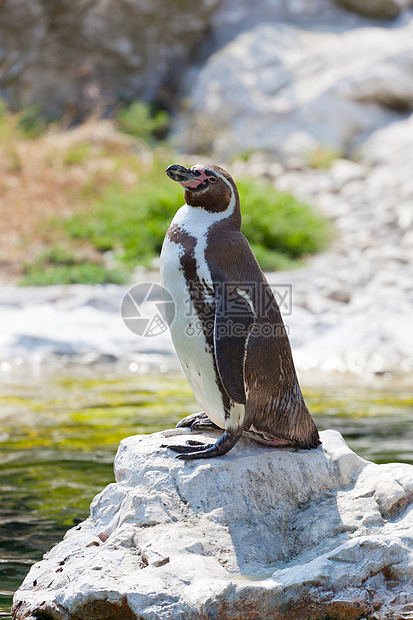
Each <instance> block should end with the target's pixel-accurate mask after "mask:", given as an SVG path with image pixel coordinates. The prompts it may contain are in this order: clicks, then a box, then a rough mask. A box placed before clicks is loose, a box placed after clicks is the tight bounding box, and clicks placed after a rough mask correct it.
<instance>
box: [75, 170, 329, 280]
mask: <svg viewBox="0 0 413 620" xmlns="http://www.w3.org/2000/svg"><path fill="white" fill-rule="evenodd" d="M165 167H166V164H165V162H164V161H162V160H159V159H158V160H157V161H156V162H155V163H154V165H153V167H152V168H151V170H150V171H149V172H148V173H147V174H146V175H145V176H143V177H142V178H141V179H140V180H139V182H138V183H137V185H136V187H135V188H134V189H133V190H130V191H124V190H123V188H122V186H121V185H120V184H119V183H115V184H113V185H112V186H111V187H110V188H109V189H108V191H107V192H105V193H104V194H103V195H102V196H101V197H100V198H99V199H98V200H97V201H96V202H95V204H94V205H93V206H92V208H91V209H90V210H89V211H87V212H84V211H82V212H81V213H80V212H78V213H75V214H73V215H72V216H71V217H70V218H69V219H68V220H67V221H66V223H65V228H66V231H67V232H68V234H69V235H70V236H72V237H73V238H77V239H87V240H89V241H90V242H91V243H92V245H93V246H94V247H95V248H97V249H98V250H99V251H101V252H104V251H107V250H112V251H119V250H121V251H122V257H121V260H122V261H124V262H125V263H126V264H127V265H129V267H132V266H134V265H136V264H138V263H139V264H143V265H146V266H149V265H150V264H151V261H152V260H153V259H154V258H155V257H157V256H159V253H160V251H161V247H162V243H163V239H164V236H165V232H166V230H167V228H168V226H169V224H170V221H171V219H172V218H173V216H174V215H175V213H176V211H177V209H178V208H179V207H180V206H181V205H182V204H183V202H184V197H183V190H182V188H181V187H180V185H179V184H177V183H173V182H172V181H171V180H170V179H168V178H167V177H166V175H165V172H164V170H165ZM237 184H238V188H239V191H240V199H241V207H242V213H243V227H242V231H243V232H244V234H245V236H246V237H247V239H248V240H249V242H250V243H251V246H252V247H253V250H254V252H255V253H256V256H257V259H258V261H259V262H260V264H261V267H262V268H263V269H266V270H271V269H272V270H277V269H287V268H290V267H293V266H297V265H298V264H301V260H302V259H303V258H304V257H306V256H309V255H311V254H315V253H317V252H319V251H321V250H322V249H323V248H324V247H325V246H326V244H327V241H328V238H329V227H328V224H327V221H326V220H325V218H323V217H322V216H320V215H317V214H316V213H315V212H314V211H313V210H312V209H311V208H310V207H309V206H308V205H306V204H304V203H303V202H300V201H299V200H297V199H296V198H295V197H294V196H291V195H289V194H284V193H282V192H278V191H277V190H275V189H274V188H273V186H272V185H270V184H268V183H262V182H259V181H256V180H252V179H241V180H239V181H238V183H237Z"/></svg>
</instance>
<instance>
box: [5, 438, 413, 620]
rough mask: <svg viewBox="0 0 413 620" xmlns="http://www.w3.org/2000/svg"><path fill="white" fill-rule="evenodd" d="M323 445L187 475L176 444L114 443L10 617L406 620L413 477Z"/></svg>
mask: <svg viewBox="0 0 413 620" xmlns="http://www.w3.org/2000/svg"><path fill="white" fill-rule="evenodd" d="M213 436H217V434H216V433H213ZM321 437H322V442H323V445H322V447H321V446H320V447H319V448H318V449H317V450H312V451H299V452H290V451H281V450H274V449H270V448H266V447H263V446H259V445H257V444H255V443H253V442H250V441H248V440H244V439H243V440H241V441H240V442H239V443H238V444H237V445H236V446H235V447H234V448H233V449H232V450H231V451H230V452H229V453H228V454H227V455H225V456H224V457H222V458H218V459H212V460H209V461H192V462H187V463H184V462H182V461H179V460H176V459H175V458H174V455H173V454H172V453H171V452H170V451H168V450H167V449H166V448H165V447H164V446H165V445H167V444H170V443H172V442H176V441H183V439H184V438H183V437H182V439H177V438H176V437H173V438H168V437H166V436H165V434H163V433H156V434H154V435H151V436H136V437H129V438H128V439H125V440H123V441H122V442H121V445H120V448H119V451H118V454H117V457H116V461H115V477H116V481H117V482H116V483H114V484H111V485H109V486H108V487H107V488H106V489H105V490H104V491H102V493H100V494H99V495H98V496H97V497H96V498H95V499H94V500H93V502H92V507H91V516H90V517H89V518H88V519H87V520H86V521H84V522H83V523H82V524H80V525H79V526H77V527H75V528H73V529H72V530H70V531H69V532H68V533H67V534H66V536H65V538H64V540H63V541H62V542H61V543H59V544H58V545H57V546H56V547H54V548H53V549H52V550H51V551H50V552H49V553H48V554H47V555H46V556H45V558H44V559H43V560H42V561H41V562H39V563H38V564H35V565H34V566H33V567H32V568H31V570H30V572H29V574H28V575H27V577H26V579H25V580H24V583H23V584H22V586H21V587H20V589H19V590H18V591H17V593H16V595H15V600H14V608H13V609H14V618H15V619H16V620H22V619H23V618H34V617H40V615H42V617H43V614H44V615H45V617H46V614H50V617H53V618H58V619H59V620H68V619H69V618H72V617H78V618H87V619H88V620H94V619H96V620H101V619H102V618H109V617H111V618H112V617H113V618H136V619H138V618H139V619H140V620H149V619H150V620H155V619H161V620H162V619H165V620H166V619H168V620H174V619H178V618H180V619H181V618H182V619H184V618H185V619H187V618H188V619H189V620H191V619H194V620H195V619H198V618H199V619H200V618H206V617H208V618H220V619H222V620H225V619H229V618H231V619H235V618H241V617H242V618H246V617H259V618H260V619H263V620H264V619H267V620H270V619H274V618H275V617H276V618H279V619H282V618H285V619H287V618H295V619H297V620H300V619H303V620H304V619H307V618H309V617H311V618H316V617H317V618H319V617H322V616H326V615H328V616H332V617H334V618H338V619H340V618H343V620H344V618H349V617H361V616H362V615H368V616H369V617H370V614H371V617H375V618H380V620H387V619H388V620H391V619H394V618H402V617H403V618H408V617H411V614H412V613H413V606H412V601H413V590H412V585H411V575H412V570H413V545H412V540H413V503H412V502H413V467H412V466H410V465H403V464H391V465H380V466H379V465H375V464H373V463H369V462H367V461H364V460H363V459H361V458H360V457H358V456H357V455H356V454H355V453H354V452H352V451H351V450H350V449H349V448H348V447H347V446H346V444H345V443H344V441H343V439H342V437H341V436H340V434H339V433H337V432H335V431H324V432H323V433H322V434H321ZM201 438H202V437H201ZM205 438H206V437H205ZM209 439H210V437H209ZM247 614H248V616H247ZM48 617H49V616H48Z"/></svg>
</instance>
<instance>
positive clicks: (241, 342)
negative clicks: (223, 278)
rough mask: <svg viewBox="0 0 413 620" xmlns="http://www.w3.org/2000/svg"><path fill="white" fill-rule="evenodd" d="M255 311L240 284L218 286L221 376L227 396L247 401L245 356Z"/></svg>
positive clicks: (217, 343) (217, 342)
mask: <svg viewBox="0 0 413 620" xmlns="http://www.w3.org/2000/svg"><path fill="white" fill-rule="evenodd" d="M254 323H255V313H254V310H253V307H252V302H251V300H250V299H249V297H248V294H247V293H246V292H245V291H243V290H242V289H240V287H239V286H238V285H235V284H231V283H226V282H221V283H220V285H219V286H218V287H217V286H216V287H215V322H214V348H215V360H216V364H217V368H218V372H219V376H220V379H221V382H222V385H223V386H224V389H225V391H226V392H227V394H228V396H229V397H230V398H232V400H233V401H235V402H236V403H240V404H243V405H245V403H246V401H247V398H246V394H245V372H244V366H245V358H246V355H247V345H248V339H249V337H250V333H251V330H252V329H253V326H254Z"/></svg>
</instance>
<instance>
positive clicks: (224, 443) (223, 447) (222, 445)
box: [168, 431, 241, 461]
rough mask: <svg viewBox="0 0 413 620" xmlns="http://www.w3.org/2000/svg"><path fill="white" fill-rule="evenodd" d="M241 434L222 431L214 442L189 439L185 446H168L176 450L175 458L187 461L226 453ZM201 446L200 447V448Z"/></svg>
mask: <svg viewBox="0 0 413 620" xmlns="http://www.w3.org/2000/svg"><path fill="white" fill-rule="evenodd" d="M240 437H241V435H233V434H232V433H231V432H230V431H224V433H223V434H222V435H221V437H219V439H218V440H217V441H216V443H213V444H203V443H201V442H200V441H194V440H191V439H189V440H188V441H187V442H186V445H185V446H168V448H170V449H171V450H173V451H174V452H178V453H179V454H178V456H177V457H176V458H177V459H181V460H184V461H189V460H193V459H209V458H211V457H214V456H222V455H223V454H226V453H227V452H228V451H229V450H231V448H232V447H233V446H235V444H236V443H237V441H238V439H239V438H240ZM201 447H202V449H200V448H201Z"/></svg>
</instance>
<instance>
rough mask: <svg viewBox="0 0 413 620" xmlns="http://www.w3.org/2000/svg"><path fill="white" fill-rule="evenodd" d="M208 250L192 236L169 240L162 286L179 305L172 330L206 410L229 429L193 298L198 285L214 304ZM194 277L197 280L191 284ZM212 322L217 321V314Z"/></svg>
mask: <svg viewBox="0 0 413 620" xmlns="http://www.w3.org/2000/svg"><path fill="white" fill-rule="evenodd" d="M178 213H179V212H178ZM173 223H174V222H173ZM173 223H172V225H173ZM204 251H205V248H204V247H203V240H202V239H199V238H197V237H191V239H190V244H189V243H188V244H186V243H185V241H180V240H179V238H178V239H176V240H173V239H171V238H168V237H166V238H165V241H164V244H163V247H162V253H161V278H162V286H163V287H164V288H165V289H166V290H167V291H169V293H170V294H171V296H172V298H173V300H174V302H175V307H174V318H173V320H172V322H171V323H170V331H171V336H172V341H173V343H174V346H175V349H176V352H177V355H178V357H179V360H180V362H181V364H182V368H183V370H184V372H185V375H186V377H187V379H188V382H189V384H190V386H191V388H192V391H193V392H194V395H195V398H196V399H197V401H198V403H199V405H200V406H201V407H202V409H203V411H204V412H205V413H206V414H207V415H208V417H209V418H210V419H211V420H212V421H213V422H215V424H217V425H218V426H219V427H221V428H225V413H224V404H223V399H222V394H221V391H220V388H219V380H218V378H217V370H216V365H215V361H214V352H213V350H211V346H210V345H209V344H208V342H207V339H206V337H205V332H204V329H205V326H204V325H203V322H202V320H201V319H200V317H199V315H198V314H197V312H196V310H195V308H194V305H193V300H192V297H191V287H193V286H195V285H196V286H198V287H199V286H201V287H202V292H203V300H204V303H205V304H210V303H211V302H212V303H213V301H214V299H213V296H211V291H212V282H211V276H210V273H209V269H208V265H207V263H206V261H205V254H204ZM185 253H186V256H184V255H185ZM189 255H190V256H189ZM183 259H185V260H183ZM188 260H190V261H191V263H192V264H193V269H191V270H189V269H184V268H183V264H185V261H188ZM192 278H193V280H194V281H190V280H191V279H192ZM210 320H211V321H213V312H211V315H210Z"/></svg>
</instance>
